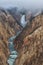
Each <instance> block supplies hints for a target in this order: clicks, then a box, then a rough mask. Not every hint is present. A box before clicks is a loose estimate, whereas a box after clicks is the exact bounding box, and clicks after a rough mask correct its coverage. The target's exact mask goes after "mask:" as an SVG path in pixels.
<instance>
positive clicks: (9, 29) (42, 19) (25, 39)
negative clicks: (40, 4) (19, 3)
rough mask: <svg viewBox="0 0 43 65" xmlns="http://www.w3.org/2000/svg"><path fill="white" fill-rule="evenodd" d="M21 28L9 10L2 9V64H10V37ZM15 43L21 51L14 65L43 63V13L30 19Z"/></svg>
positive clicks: (0, 22)
mask: <svg viewBox="0 0 43 65" xmlns="http://www.w3.org/2000/svg"><path fill="white" fill-rule="evenodd" d="M30 17H31V16H30ZM30 17H29V18H30ZM27 19H28V18H27ZM21 29H22V28H21V27H20V26H19V25H18V24H17V23H16V20H15V18H13V17H12V15H11V14H9V12H7V11H4V10H0V65H8V64H7V58H8V57H9V54H10V52H9V49H8V39H9V38H10V37H11V36H14V35H15V34H16V33H17V32H18V31H19V30H21ZM14 45H15V46H14V48H15V49H16V50H17V51H18V53H19V55H18V58H17V59H16V62H15V64H14V65H43V14H40V15H38V16H36V17H34V18H33V19H32V20H31V22H29V21H28V25H27V26H26V27H25V28H24V29H23V30H22V32H21V34H20V35H19V36H17V38H16V39H15V40H14Z"/></svg>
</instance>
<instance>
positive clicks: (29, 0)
mask: <svg viewBox="0 0 43 65" xmlns="http://www.w3.org/2000/svg"><path fill="white" fill-rule="evenodd" d="M0 7H3V8H10V7H18V8H26V9H30V10H32V9H33V10H35V9H43V0H0Z"/></svg>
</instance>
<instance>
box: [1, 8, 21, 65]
mask: <svg viewBox="0 0 43 65" xmlns="http://www.w3.org/2000/svg"><path fill="white" fill-rule="evenodd" d="M20 29H21V27H20V26H19V25H18V24H17V23H16V20H15V19H14V18H13V17H12V15H10V14H9V13H8V12H7V11H6V10H3V9H0V65H7V58H8V56H9V53H10V52H9V49H8V39H9V38H10V37H11V36H13V35H15V34H16V33H17V32H18V31H19V30H20Z"/></svg>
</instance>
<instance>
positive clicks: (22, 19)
mask: <svg viewBox="0 0 43 65" xmlns="http://www.w3.org/2000/svg"><path fill="white" fill-rule="evenodd" d="M20 24H21V26H22V27H23V28H24V27H25V26H26V24H27V22H26V21H25V15H23V16H22V17H21V20H20Z"/></svg>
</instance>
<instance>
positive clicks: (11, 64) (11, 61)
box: [7, 15, 27, 65]
mask: <svg viewBox="0 0 43 65" xmlns="http://www.w3.org/2000/svg"><path fill="white" fill-rule="evenodd" d="M26 24H27V22H26V21H25V15H23V16H22V17H21V25H22V26H23V28H24V27H25V26H26ZM20 33H21V31H19V32H17V34H16V35H15V36H13V37H11V38H9V40H8V42H9V46H8V47H9V50H10V55H9V58H8V60H7V63H8V64H9V65H14V62H15V60H16V58H17V57H18V52H17V51H16V50H15V49H14V44H13V41H14V39H15V38H16V37H17V36H18V35H19V34H20Z"/></svg>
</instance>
